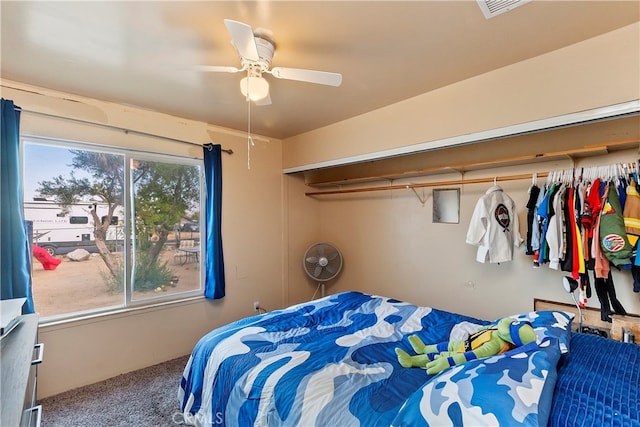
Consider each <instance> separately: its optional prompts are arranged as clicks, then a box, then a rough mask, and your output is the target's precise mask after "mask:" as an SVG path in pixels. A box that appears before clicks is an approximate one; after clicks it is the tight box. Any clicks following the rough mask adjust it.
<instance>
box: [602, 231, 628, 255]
mask: <svg viewBox="0 0 640 427" xmlns="http://www.w3.org/2000/svg"><path fill="white" fill-rule="evenodd" d="M624 245H625V241H624V238H623V237H622V236H620V235H618V234H607V235H606V236H604V237H603V238H602V246H604V248H605V249H607V250H608V251H610V252H619V251H621V250H622V249H623V248H624Z"/></svg>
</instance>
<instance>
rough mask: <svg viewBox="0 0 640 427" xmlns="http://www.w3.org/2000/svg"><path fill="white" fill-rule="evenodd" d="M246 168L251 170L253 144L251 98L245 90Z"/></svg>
mask: <svg viewBox="0 0 640 427" xmlns="http://www.w3.org/2000/svg"><path fill="white" fill-rule="evenodd" d="M247 121H248V123H247V170H251V146H252V145H255V143H254V142H253V138H252V137H251V100H250V99H249V93H248V91H247Z"/></svg>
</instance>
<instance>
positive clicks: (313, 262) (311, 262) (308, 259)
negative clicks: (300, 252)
mask: <svg viewBox="0 0 640 427" xmlns="http://www.w3.org/2000/svg"><path fill="white" fill-rule="evenodd" d="M306 261H307V262H308V263H310V264H315V263H317V262H318V257H317V256H310V257H308V258H307V259H306Z"/></svg>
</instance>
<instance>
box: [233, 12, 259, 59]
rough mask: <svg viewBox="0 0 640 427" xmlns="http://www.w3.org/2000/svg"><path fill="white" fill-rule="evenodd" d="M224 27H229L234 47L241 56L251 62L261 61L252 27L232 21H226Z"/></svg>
mask: <svg viewBox="0 0 640 427" xmlns="http://www.w3.org/2000/svg"><path fill="white" fill-rule="evenodd" d="M224 25H226V26H227V31H229V34H231V40H232V41H233V45H234V46H235V47H236V49H237V50H238V53H239V54H240V56H242V57H243V58H246V59H249V60H251V61H258V60H260V56H259V55H258V47H257V46H256V40H255V38H254V35H253V29H252V28H251V26H250V25H247V24H244V23H242V22H238V21H234V20H231V19H225V20H224Z"/></svg>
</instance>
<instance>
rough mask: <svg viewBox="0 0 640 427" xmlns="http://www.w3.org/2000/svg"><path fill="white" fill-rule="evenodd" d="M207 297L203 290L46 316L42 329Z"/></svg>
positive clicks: (124, 314)
mask: <svg viewBox="0 0 640 427" xmlns="http://www.w3.org/2000/svg"><path fill="white" fill-rule="evenodd" d="M204 299H205V298H204V296H203V295H202V291H198V295H193V296H185V297H182V298H179V299H173V300H163V301H154V302H150V303H140V304H139V305H130V306H128V307H122V306H118V307H111V308H107V309H98V310H95V311H91V312H84V313H74V314H70V315H64V314H62V315H59V316H55V317H54V316H52V317H48V318H44V319H41V320H40V323H39V327H40V329H49V328H54V327H59V326H61V327H69V326H75V325H76V324H82V323H93V322H101V321H105V320H110V319H115V318H119V317H126V316H130V315H135V314H141V313H144V312H148V311H156V310H162V309H164V308H166V307H168V306H174V305H187V304H194V303H197V302H201V301H203V300H204Z"/></svg>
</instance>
